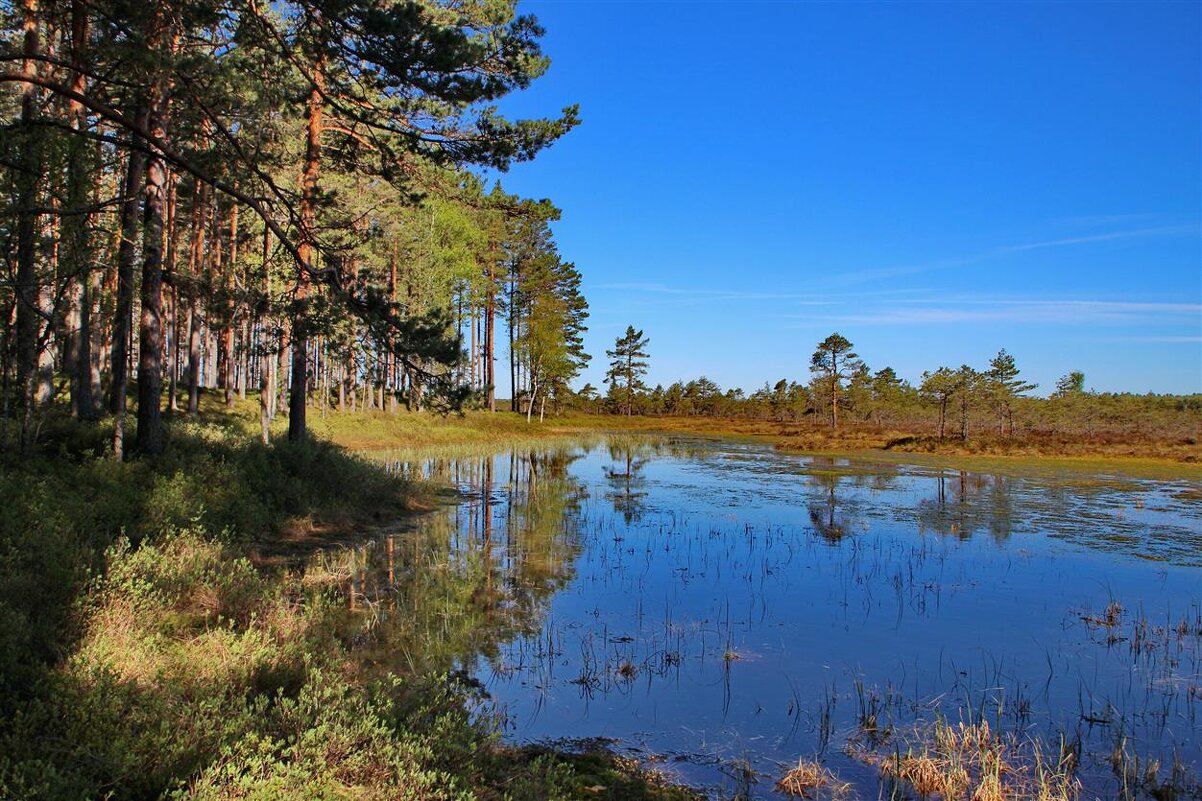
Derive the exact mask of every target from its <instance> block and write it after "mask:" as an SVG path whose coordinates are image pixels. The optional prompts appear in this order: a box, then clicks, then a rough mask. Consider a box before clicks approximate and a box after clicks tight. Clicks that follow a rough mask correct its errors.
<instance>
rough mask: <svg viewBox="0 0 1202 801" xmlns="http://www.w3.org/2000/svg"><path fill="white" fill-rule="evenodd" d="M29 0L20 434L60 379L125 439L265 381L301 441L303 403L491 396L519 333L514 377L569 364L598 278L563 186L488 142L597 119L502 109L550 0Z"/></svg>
mask: <svg viewBox="0 0 1202 801" xmlns="http://www.w3.org/2000/svg"><path fill="white" fill-rule="evenodd" d="M7 23H8V27H7V30H8V32H9V35H8V37H7V43H6V44H7V53H6V56H5V64H6V65H7V67H6V72H5V73H4V75H3V86H4V89H5V92H4V94H3V97H2V98H0V102H3V103H4V104H5V108H4V113H5V116H6V118H7V119H8V120H9V121H10V122H9V124H8V126H7V135H6V136H5V137H4V141H3V146H4V155H3V158H4V164H5V167H6V169H5V170H4V176H3V179H4V187H3V190H4V198H5V207H4V208H5V212H4V216H3V230H2V235H3V237H4V240H5V242H6V243H7V247H6V248H5V253H6V254H7V257H6V260H5V275H6V280H5V282H4V285H3V288H2V289H0V293H2V294H0V314H3V317H4V319H5V321H6V324H5V326H4V332H3V341H2V342H0V353H2V354H3V363H2V364H0V373H2V375H3V421H4V423H3V425H4V431H3V435H2V436H0V443H3V445H2V447H9V444H10V439H11V440H15V441H16V445H17V447H18V448H19V449H20V450H22V451H28V450H29V448H30V447H31V446H32V445H33V444H34V442H35V441H36V438H37V432H38V427H39V423H40V421H41V419H42V417H43V416H44V413H45V412H46V411H47V410H48V409H50V408H52V406H53V404H54V402H55V401H56V399H61V400H63V401H64V402H66V403H69V406H70V410H71V413H72V415H73V416H75V417H76V418H78V419H81V420H94V419H97V418H98V417H99V416H100V415H101V414H102V413H103V414H105V415H112V416H113V419H114V420H115V431H114V434H113V443H112V449H113V452H114V453H115V454H117V455H118V456H120V455H121V454H122V453H124V452H125V450H126V449H127V442H126V440H127V439H128V440H129V442H130V443H131V444H132V449H136V450H137V451H139V452H142V453H147V454H154V453H159V452H161V451H162V450H163V448H164V432H163V423H162V415H163V414H164V413H165V414H176V413H180V414H183V413H187V414H192V415H195V414H197V412H198V410H199V406H198V395H199V392H200V391H201V389H202V388H209V389H216V390H218V391H220V392H221V393H223V394H224V397H225V400H226V403H227V404H232V403H233V401H234V399H235V398H239V399H244V398H245V397H246V394H247V391H248V389H251V390H255V391H257V394H258V396H259V399H260V406H261V420H262V427H263V432H264V434H263V436H264V437H266V436H267V434H266V432H267V430H268V427H269V425H270V423H271V421H272V420H273V419H274V418H275V416H276V414H277V413H279V412H285V413H286V414H287V417H288V424H289V436H290V437H291V438H292V439H294V440H296V439H299V438H301V437H303V436H304V433H305V422H306V414H305V412H306V408H307V407H308V406H317V407H321V408H325V407H336V408H338V409H339V410H343V409H347V408H350V409H356V408H364V409H384V408H390V409H392V410H396V409H397V407H398V404H401V403H403V404H404V405H406V406H407V407H408V408H410V409H414V410H420V409H423V408H426V407H433V408H441V407H446V408H451V407H453V408H459V407H461V406H462V405H464V404H465V403H466V404H468V405H472V404H474V405H477V406H484V407H486V408H489V409H495V408H496V387H497V386H498V384H499V383H500V381H499V378H498V376H497V375H496V362H497V360H498V355H499V354H500V353H501V352H502V348H501V347H499V346H498V337H503V338H506V339H507V342H505V346H506V347H505V348H504V350H505V351H507V352H508V353H509V354H510V370H509V373H510V382H509V383H510V385H509V387H508V390H509V393H508V394H509V395H510V397H519V396H521V397H527V398H528V399H529V401H530V403H529V404H528V405H533V404H534V403H540V404H541V403H545V401H546V399H547V398H551V399H552V400H554V399H556V398H559V397H561V396H562V395H563V394H564V393H565V392H566V391H567V386H568V382H569V381H570V380H571V378H572V377H573V376H574V375H575V374H576V372H577V371H578V370H579V369H580V367H581V366H582V365H583V363H584V361H585V359H586V356H585V355H584V354H583V351H582V348H581V340H580V334H581V331H582V329H583V326H584V320H585V318H586V317H587V304H586V303H585V301H584V299H583V297H582V295H581V294H580V274H579V272H578V271H577V269H576V268H575V266H574V265H573V264H571V263H570V262H565V261H564V260H563V259H562V258H561V257H560V254H559V253H558V250H557V248H556V246H555V243H554V240H553V238H552V235H551V231H550V224H551V223H552V222H553V221H554V220H555V219H557V218H558V216H559V213H560V212H559V210H558V209H557V208H555V206H554V205H553V204H552V203H551V202H550V201H548V200H546V199H538V200H535V199H529V198H520V197H517V196H514V195H510V194H507V193H506V192H505V191H504V190H503V189H502V187H501V185H500V184H499V183H493V185H492V186H485V185H484V182H483V181H482V179H481V178H480V177H478V174H477V173H475V172H472V171H471V169H470V168H472V167H487V168H493V169H496V170H503V169H505V167H506V166H507V165H508V164H510V163H512V162H514V161H517V160H524V159H529V158H532V157H533V156H534V155H535V154H536V153H537V152H538V151H539V150H540V149H542V148H544V147H546V146H548V145H550V144H551V143H552V142H554V141H555V140H556V139H557V138H558V137H560V136H562V135H563V134H564V133H566V132H567V131H569V130H570V129H571V128H572V127H573V126H574V125H575V124H576V123H577V121H578V119H577V115H576V110H575V109H574V108H566V109H563V110H562V112H560V113H559V115H558V116H553V117H549V118H547V119H533V120H517V121H511V120H507V119H505V118H503V117H501V116H499V115H498V114H497V112H496V110H495V107H494V104H495V102H496V101H497V100H498V99H499V98H501V97H503V96H504V95H505V94H506V93H507V92H510V91H512V90H515V89H519V88H521V87H524V86H527V85H528V84H529V83H530V82H531V81H533V80H534V79H536V78H537V77H538V76H539V74H541V73H542V72H543V71H544V70H545V69H546V67H547V63H548V61H547V59H546V57H545V56H543V55H542V53H541V51H540V48H539V43H538V37H539V35H540V29H539V28H538V26H537V23H536V22H535V21H534V20H533V19H532V18H528V17H515V16H514V15H513V12H512V9H511V8H510V6H509V4H507V3H504V2H500V3H498V2H488V3H472V4H468V5H466V6H464V7H459V6H458V5H455V6H453V7H446V8H444V7H441V6H439V5H437V4H428V5H421V4H410V5H395V6H391V7H388V8H387V9H385V8H381V7H378V5H377V4H374V3H370V2H365V3H342V2H335V3H328V4H327V3H322V2H313V3H296V4H270V5H259V4H256V3H253V2H250V3H234V4H222V3H208V2H192V3H174V2H173V3H157V4H151V5H150V6H147V5H146V4H144V3H141V2H133V3H121V2H116V3H104V4H92V3H70V2H58V3H55V2H50V3H46V2H42V3H38V2H34V1H33V0H30V2H25V3H22V4H19V7H17V8H13V9H12V10H11V13H10V14H9V18H8V20H7ZM135 321H136V323H135ZM502 329H503V333H502ZM461 343H462V344H463V347H462V348H461ZM135 390H136V391H135ZM127 408H128V409H132V410H133V413H132V414H131V415H130V421H129V424H127V423H126V420H125V417H126V411H127Z"/></svg>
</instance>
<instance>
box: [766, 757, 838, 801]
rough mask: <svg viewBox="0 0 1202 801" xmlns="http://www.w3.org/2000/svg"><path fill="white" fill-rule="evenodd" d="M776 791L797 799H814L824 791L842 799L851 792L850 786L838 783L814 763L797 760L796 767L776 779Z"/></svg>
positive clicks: (829, 772)
mask: <svg viewBox="0 0 1202 801" xmlns="http://www.w3.org/2000/svg"><path fill="white" fill-rule="evenodd" d="M776 790H777V792H780V793H784V794H785V795H790V796H794V797H797V798H814V797H815V796H816V795H817V794H818V792H819V791H820V790H825V791H826V792H828V793H829V794H830V795H831V796H833V797H835V798H842V797H845V796H847V795H848V794H849V793H850V792H851V790H852V785H851V784H850V783H848V782H843V781H839V778H838V777H837V776H835V774H834V773H832V772H831V771H830V770H828V769H827V768H825V767H823V766H822V765H821V764H819V763H818V762H816V761H813V760H806V759H799V760H798V761H797V765H796V766H794V767H792V768H790V769H789V770H787V771H786V772H785V774H784V775H783V776H781V777H780V778H779V779H777V781H776Z"/></svg>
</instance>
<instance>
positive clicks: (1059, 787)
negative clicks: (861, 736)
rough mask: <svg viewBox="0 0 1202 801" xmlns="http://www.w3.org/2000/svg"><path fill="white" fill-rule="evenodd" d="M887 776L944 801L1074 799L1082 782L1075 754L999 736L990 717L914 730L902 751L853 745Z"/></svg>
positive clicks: (868, 761)
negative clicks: (1046, 750)
mask: <svg viewBox="0 0 1202 801" xmlns="http://www.w3.org/2000/svg"><path fill="white" fill-rule="evenodd" d="M852 753H853V755H854V756H857V757H858V758H860V759H861V760H863V761H864V762H867V763H868V764H872V765H876V766H878V767H879V768H880V770H881V772H882V773H883V774H885V775H886V776H890V777H892V778H894V779H896V780H898V781H901V782H904V783H906V784H908V785H910V786H911V787H912V788H913V789H914V791H915V792H917V793H918V794H919V795H922V796H938V797H939V798H942V799H944V801H958V800H959V799H970V801H1075V799H1076V798H1077V797H1078V795H1079V793H1080V785H1079V783H1078V782H1077V780H1076V777H1075V757H1074V756H1073V754H1071V753H1063V754H1061V755H1060V756H1059V757H1058V758H1055V759H1051V758H1049V757H1048V756H1047V755H1046V754H1045V753H1044V751H1043V748H1042V746H1041V745H1040V743H1039V742H1038V741H1037V740H1019V739H1017V738H1015V737H1008V736H999V735H997V734H995V733H994V732H993V731H991V730H990V728H989V724H988V723H984V722H983V723H980V724H965V723H959V724H958V725H955V726H952V725H950V724H947V723H944V722H942V721H940V722H937V723H936V724H935V725H934V727H932V728H930V729H928V730H925V731H920V732H916V733H915V735H914V736H913V737H911V738H910V740H909V741H908V742H907V743H906V750H905V751H904V752H903V751H902V750H901V746H900V745H899V746H898V747H897V748H896V750H895V751H894V753H893V754H891V755H890V754H881V753H878V752H875V751H864V750H860V751H853V752H852Z"/></svg>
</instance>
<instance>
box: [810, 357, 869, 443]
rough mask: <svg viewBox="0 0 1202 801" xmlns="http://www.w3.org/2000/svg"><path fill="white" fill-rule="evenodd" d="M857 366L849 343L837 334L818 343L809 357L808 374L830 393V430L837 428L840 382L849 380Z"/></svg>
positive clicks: (857, 363)
mask: <svg viewBox="0 0 1202 801" xmlns="http://www.w3.org/2000/svg"><path fill="white" fill-rule="evenodd" d="M859 364H860V360H859V357H858V356H857V355H856V354H855V353H854V352H853V351H852V344H851V342H849V341H848V340H847V338H846V337H844V336H842V335H841V334H838V333H835V334H831V335H830V336H829V337H827V338H826V339H824V340H822V341H821V342H819V343H818V349H817V350H815V351H814V355H813V356H812V357H810V372H812V373H814V374H815V376H816V377H817V378H818V380H819V381H821V382H822V383H823V384H824V385H825V387H826V389H827V391H829V393H830V397H829V398H828V401H829V403H830V408H831V428H838V427H839V390H840V389H841V387H842V382H843V380H844V379H845V378H851V376H852V374H853V373H854V372H855V371H856V369H857V368H858V367H859Z"/></svg>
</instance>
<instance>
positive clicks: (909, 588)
mask: <svg viewBox="0 0 1202 801" xmlns="http://www.w3.org/2000/svg"><path fill="white" fill-rule="evenodd" d="M391 467H392V469H394V470H396V471H398V472H400V473H402V474H404V475H408V476H413V477H422V478H433V479H437V480H442V481H444V482H446V483H447V484H448V485H450V486H453V487H455V488H456V489H457V490H458V492H459V500H458V502H457V503H451V504H448V505H447V506H446V507H445V508H442V509H439V510H437V511H434V512H432V513H431V514H429V515H426V516H424V517H423V518H422V519H421V520H420V521H419V522H418V523H417V524H416V525H415V526H413V527H407V528H405V529H404V530H399V531H397V532H395V533H391V534H386V535H383V536H380V537H378V538H376V539H373V540H372V541H370V542H367V543H365V544H364V545H362V546H361V547H359V548H357V549H355V550H354V551H353V556H352V559H351V562H352V568H351V574H352V575H351V586H352V594H351V597H352V605H353V606H354V607H355V608H356V609H358V610H360V611H361V612H362V613H363V614H364V616H365V618H366V620H367V623H366V624H365V625H364V634H363V635H362V636H361V641H362V642H361V649H362V653H363V654H364V658H365V659H367V660H368V661H369V662H371V663H373V664H375V665H377V666H378V667H379V669H381V670H404V671H409V670H421V671H426V670H438V671H443V670H454V671H458V672H460V673H461V674H464V675H466V676H468V677H471V678H474V679H475V680H476V681H478V682H479V685H480V686H481V687H482V688H483V691H484V692H486V693H487V698H488V703H487V704H485V705H484V707H482V709H483V710H485V711H484V712H482V714H493V715H495V716H496V718H497V720H498V723H499V725H500V726H501V728H502V731H503V733H504V736H505V737H506V738H508V739H510V740H512V741H514V742H527V741H543V740H565V739H572V740H575V739H589V738H602V740H601V741H603V742H606V743H608V744H609V745H610V746H611V747H612V748H614V749H615V750H617V751H619V752H623V753H629V754H631V755H633V756H636V757H638V758H640V759H642V760H644V761H646V762H649V763H653V764H655V765H656V766H657V767H659V768H661V769H663V770H664V771H665V772H667V773H668V774H670V775H672V776H674V777H676V778H678V779H680V780H683V781H686V782H688V783H691V784H694V785H697V786H700V787H704V788H707V789H709V790H711V791H712V793H713V794H714V796H715V797H721V798H729V797H731V796H736V795H737V796H738V797H744V798H773V797H783V796H781V795H780V794H779V791H778V790H777V789H776V787H775V783H776V781H777V779H778V778H780V776H781V775H782V774H783V773H784V772H785V771H786V770H787V769H789V768H790V767H792V766H795V765H797V763H798V760H799V759H805V760H808V761H812V762H814V763H816V764H818V765H820V766H821V767H822V768H823V770H824V771H826V774H825V775H826V776H827V777H828V782H827V784H826V786H825V787H822V788H819V789H818V794H823V793H826V794H834V795H849V796H851V797H857V796H858V797H876V796H878V795H886V794H890V793H892V792H893V791H895V790H897V791H900V792H902V793H903V794H908V795H916V794H917V790H916V789H915V788H916V787H918V785H916V784H915V779H914V778H913V776H911V775H910V774H909V773H907V772H906V770H905V769H904V764H903V763H905V759H909V758H910V756H913V755H919V754H925V753H930V754H932V755H933V756H934V757H940V756H942V757H943V758H944V761H945V762H946V760H947V758H950V756H951V755H950V752H948V750H947V748H946V745H947V741H948V737H949V733H950V736H952V738H953V739H954V738H955V735H956V734H957V733H959V736H960V738H961V740H962V741H966V740H967V738H968V733H971V734H972V737H974V738H980V737H982V736H984V737H986V738H987V739H989V740H990V742H991V743H993V744H994V745H993V746H991V747H992V748H993V749H994V751H996V753H998V754H1004V756H1005V760H1006V762H1004V763H1003V766H1002V768H1001V770H1000V772H999V775H1001V776H1003V777H1006V776H1011V777H1013V780H1014V781H1015V782H1027V781H1031V782H1035V781H1037V779H1038V778H1039V777H1046V776H1047V775H1053V776H1055V775H1058V774H1057V771H1058V770H1059V771H1060V773H1062V774H1063V775H1064V778H1065V779H1066V780H1068V779H1070V778H1071V780H1073V781H1078V782H1080V786H1081V790H1082V792H1081V795H1082V797H1083V798H1093V797H1102V798H1109V797H1129V798H1136V797H1155V798H1168V797H1191V795H1190V794H1191V793H1198V792H1199V790H1198V776H1199V773H1200V772H1202V485H1200V484H1199V482H1197V481H1190V480H1184V479H1182V480H1148V479H1139V478H1133V477H1127V476H1123V475H1117V474H1107V475H1099V474H1083V473H1075V472H1071V471H1061V470H1058V469H1051V468H1048V467H1043V468H1038V467H1035V468H1029V469H1024V468H1021V467H1017V466H1016V467H1014V468H1007V469H1006V472H998V473H990V472H970V471H964V470H957V469H950V468H945V467H936V466H930V465H921V464H905V463H896V462H892V461H890V462H884V461H871V460H861V459H857V458H831V457H814V456H792V455H784V454H781V453H777V452H775V451H774V450H772V449H771V448H770V447H767V446H764V445H760V444H749V443H745V442H740V441H732V440H707V439H688V438H672V437H664V438H654V437H652V438H626V437H612V438H608V439H604V440H600V441H596V442H592V443H589V444H580V445H558V446H549V447H534V448H524V449H520V450H514V451H509V452H504V453H497V454H492V455H488V456H464V457H462V458H441V459H425V460H414V459H406V460H394V461H393V462H392V463H391ZM982 732H984V735H982ZM594 741H596V740H594ZM974 742H976V740H974ZM962 744H963V743H961V745H962ZM974 747H975V746H974ZM941 749H942V750H941ZM973 753H974V754H977V753H978V752H977V751H974V752H973ZM980 753H984V749H983V748H981V750H980ZM991 753H993V752H992V751H991ZM903 758H905V759H903ZM974 758H976V757H974ZM905 764H908V763H905ZM981 767H982V766H981V765H976V766H975V767H974V766H973V765H969V766H967V771H968V773H970V774H971V773H973V771H974V770H976V769H978V768H981ZM994 767H995V769H996V765H995V766H994ZM973 781H974V782H975V778H974V779H973ZM1174 793H1175V794H1176V795H1175V796H1174ZM1193 797H1197V796H1193Z"/></svg>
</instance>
